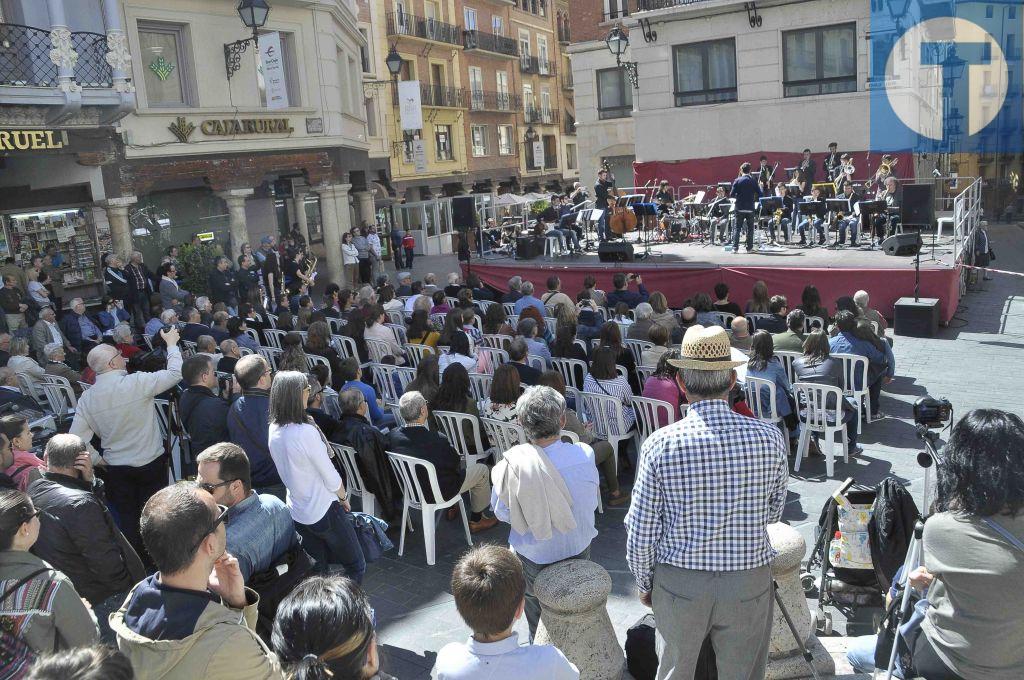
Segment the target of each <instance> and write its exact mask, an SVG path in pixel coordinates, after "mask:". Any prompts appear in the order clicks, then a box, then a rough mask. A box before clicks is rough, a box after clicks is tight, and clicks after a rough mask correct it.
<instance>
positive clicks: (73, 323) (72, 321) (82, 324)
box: [58, 298, 103, 357]
mask: <svg viewBox="0 0 1024 680" xmlns="http://www.w3.org/2000/svg"><path fill="white" fill-rule="evenodd" d="M58 325H59V326H60V330H61V332H62V333H64V337H65V338H67V341H68V342H70V343H71V346H72V347H74V348H75V349H76V350H78V351H79V352H81V353H82V356H83V357H84V356H85V355H87V354H88V353H89V350H91V349H92V348H93V347H95V346H96V345H97V344H99V342H100V341H101V340H102V339H103V334H102V331H100V328H99V326H97V325H96V323H95V322H94V321H93V320H92V319H90V318H89V315H87V314H86V313H85V301H84V300H82V298H74V299H73V300H71V309H70V310H69V311H67V312H64V313H63V314H62V315H61V317H60V321H59V322H58Z"/></svg>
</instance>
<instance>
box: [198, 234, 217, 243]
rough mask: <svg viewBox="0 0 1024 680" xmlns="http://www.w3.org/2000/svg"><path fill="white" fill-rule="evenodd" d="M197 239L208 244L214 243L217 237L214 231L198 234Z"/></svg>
mask: <svg viewBox="0 0 1024 680" xmlns="http://www.w3.org/2000/svg"><path fill="white" fill-rule="evenodd" d="M196 238H197V239H199V240H200V241H201V242H203V243H206V242H207V241H212V240H213V239H214V238H216V237H215V236H214V235H213V232H212V231H204V232H200V233H198V234H196Z"/></svg>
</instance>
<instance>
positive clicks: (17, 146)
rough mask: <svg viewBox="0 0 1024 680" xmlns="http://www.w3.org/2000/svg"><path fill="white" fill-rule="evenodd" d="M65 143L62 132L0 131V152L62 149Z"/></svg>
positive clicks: (65, 137)
mask: <svg viewBox="0 0 1024 680" xmlns="http://www.w3.org/2000/svg"><path fill="white" fill-rule="evenodd" d="M67 143H68V137H67V133H66V132H64V131H62V130H0V151H43V150H48V149H63V148H64V146H65V145H66V144H67Z"/></svg>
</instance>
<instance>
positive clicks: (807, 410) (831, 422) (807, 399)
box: [793, 383, 850, 477]
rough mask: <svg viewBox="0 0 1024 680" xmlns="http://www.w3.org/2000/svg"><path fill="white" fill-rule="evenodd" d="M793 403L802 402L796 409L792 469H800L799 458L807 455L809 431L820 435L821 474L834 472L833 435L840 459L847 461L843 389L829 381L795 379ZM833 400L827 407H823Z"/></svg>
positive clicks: (830, 474)
mask: <svg viewBox="0 0 1024 680" xmlns="http://www.w3.org/2000/svg"><path fill="white" fill-rule="evenodd" d="M793 391H794V393H795V394H796V403H797V404H803V411H802V412H801V411H800V410H799V409H798V417H799V418H800V423H801V425H802V427H801V428H800V445H799V446H798V447H797V450H796V462H795V465H794V467H793V470H794V471H796V472H799V471H800V463H801V461H802V460H803V459H804V458H805V457H807V453H808V451H809V450H810V446H811V433H812V432H817V433H819V434H822V435H824V442H823V446H822V447H821V449H822V453H824V454H825V474H826V475H827V476H828V477H832V476H833V475H834V474H835V445H836V443H837V442H836V435H838V436H839V441H838V444H839V445H840V446H841V447H842V451H843V462H844V463H848V462H850V444H849V441H848V440H847V438H846V425H845V424H844V423H843V391H842V390H841V389H839V388H838V387H833V386H831V385H821V384H818V383H796V384H795V385H793ZM829 402H832V403H833V406H832V407H831V408H828V407H827V404H828V403H829Z"/></svg>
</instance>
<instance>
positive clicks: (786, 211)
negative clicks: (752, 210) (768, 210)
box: [768, 182, 794, 243]
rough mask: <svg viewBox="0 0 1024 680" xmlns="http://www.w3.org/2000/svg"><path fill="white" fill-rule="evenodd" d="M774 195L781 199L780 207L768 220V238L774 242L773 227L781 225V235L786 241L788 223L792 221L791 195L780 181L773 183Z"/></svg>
mask: <svg viewBox="0 0 1024 680" xmlns="http://www.w3.org/2000/svg"><path fill="white" fill-rule="evenodd" d="M775 195H776V196H778V197H779V198H781V199H782V207H781V208H780V209H779V210H776V211H775V214H774V215H772V217H771V219H770V220H768V238H769V239H770V240H771V242H772V243H775V228H776V227H781V230H782V235H783V237H785V239H786V241H787V242H788V241H789V225H790V223H791V222H792V221H793V205H794V201H793V197H792V196H790V195H789V191H787V189H786V185H785V184H784V183H782V182H779V183H777V184H776V185H775Z"/></svg>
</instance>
